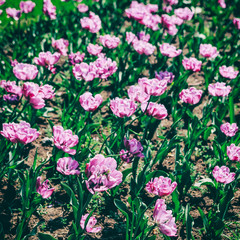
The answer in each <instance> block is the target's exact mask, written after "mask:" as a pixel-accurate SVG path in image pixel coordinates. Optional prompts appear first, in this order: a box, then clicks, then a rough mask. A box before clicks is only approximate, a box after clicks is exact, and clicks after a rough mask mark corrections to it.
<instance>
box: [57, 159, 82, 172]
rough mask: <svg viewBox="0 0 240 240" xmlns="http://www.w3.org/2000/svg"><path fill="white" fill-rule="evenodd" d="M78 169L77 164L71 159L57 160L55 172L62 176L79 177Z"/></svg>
mask: <svg viewBox="0 0 240 240" xmlns="http://www.w3.org/2000/svg"><path fill="white" fill-rule="evenodd" d="M78 167H79V164H78V162H77V161H76V160H73V159H72V158H71V157H64V158H59V159H58V162H57V171H58V172H60V173H62V174H64V175H79V174H80V171H79V170H78V169H77V168H78Z"/></svg>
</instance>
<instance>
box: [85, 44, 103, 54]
mask: <svg viewBox="0 0 240 240" xmlns="http://www.w3.org/2000/svg"><path fill="white" fill-rule="evenodd" d="M102 50H103V47H102V46H99V45H98V44H95V45H94V44H92V43H89V44H88V46H87V51H88V52H89V54H91V55H94V56H97V55H98V54H99V53H101V52H102Z"/></svg>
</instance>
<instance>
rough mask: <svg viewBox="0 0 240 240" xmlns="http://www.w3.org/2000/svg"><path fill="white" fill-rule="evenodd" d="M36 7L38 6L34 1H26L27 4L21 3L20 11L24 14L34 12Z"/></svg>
mask: <svg viewBox="0 0 240 240" xmlns="http://www.w3.org/2000/svg"><path fill="white" fill-rule="evenodd" d="M35 6H36V4H35V3H34V2H32V1H26V2H23V1H21V2H20V9H21V11H22V12H24V13H29V12H32V11H33V9H34V8H35Z"/></svg>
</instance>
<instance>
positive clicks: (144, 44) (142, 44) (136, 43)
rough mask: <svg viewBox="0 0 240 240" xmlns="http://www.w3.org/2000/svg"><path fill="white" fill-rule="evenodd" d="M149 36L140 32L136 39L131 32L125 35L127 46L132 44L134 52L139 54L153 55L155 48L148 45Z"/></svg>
mask: <svg viewBox="0 0 240 240" xmlns="http://www.w3.org/2000/svg"><path fill="white" fill-rule="evenodd" d="M149 39H150V35H149V34H145V33H144V32H140V33H139V35H138V37H137V36H136V35H135V34H133V33H132V32H127V33H126V40H127V42H128V44H132V46H133V48H134V49H135V51H137V52H138V53H139V54H145V55H147V56H149V55H151V54H153V52H154V51H155V50H156V47H155V46H153V45H152V44H151V43H149V42H148V41H149Z"/></svg>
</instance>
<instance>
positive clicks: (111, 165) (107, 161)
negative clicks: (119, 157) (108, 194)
mask: <svg viewBox="0 0 240 240" xmlns="http://www.w3.org/2000/svg"><path fill="white" fill-rule="evenodd" d="M116 168H117V162H116V160H115V159H114V158H111V157H108V158H105V157H104V156H103V155H102V154H97V155H96V156H95V157H94V158H92V159H91V160H90V162H89V163H88V164H87V166H86V171H85V172H86V175H87V177H88V180H87V181H86V185H87V189H88V190H89V192H91V193H92V194H94V193H95V192H103V191H107V190H108V189H111V188H113V187H115V186H117V185H119V184H120V183H121V182H122V177H123V175H122V173H121V172H119V171H117V170H116Z"/></svg>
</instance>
